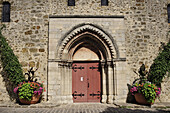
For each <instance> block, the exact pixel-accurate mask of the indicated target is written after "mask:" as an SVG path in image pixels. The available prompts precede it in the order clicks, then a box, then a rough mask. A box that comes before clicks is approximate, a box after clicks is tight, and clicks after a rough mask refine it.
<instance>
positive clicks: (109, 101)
mask: <svg viewBox="0 0 170 113" xmlns="http://www.w3.org/2000/svg"><path fill="white" fill-rule="evenodd" d="M114 97H115V96H114V95H109V96H108V103H109V104H113V103H114V100H115V98H114Z"/></svg>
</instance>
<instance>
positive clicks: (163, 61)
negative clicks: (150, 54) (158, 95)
mask: <svg viewBox="0 0 170 113" xmlns="http://www.w3.org/2000/svg"><path fill="white" fill-rule="evenodd" d="M167 73H168V76H169V73H170V41H169V42H168V44H167V45H166V46H164V47H163V50H162V52H160V53H159V55H158V56H157V58H156V59H155V60H154V62H153V64H152V65H151V67H150V70H149V75H148V80H149V81H150V82H152V83H154V84H156V85H158V86H160V84H161V82H162V79H163V78H164V77H165V75H166V74H167Z"/></svg>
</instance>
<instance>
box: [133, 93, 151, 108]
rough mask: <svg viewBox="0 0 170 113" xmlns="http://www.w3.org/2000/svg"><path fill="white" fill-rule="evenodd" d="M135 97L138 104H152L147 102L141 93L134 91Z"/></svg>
mask: <svg viewBox="0 0 170 113" xmlns="http://www.w3.org/2000/svg"><path fill="white" fill-rule="evenodd" d="M135 99H136V102H137V103H139V104H143V105H152V104H154V103H152V102H147V100H146V99H145V97H144V95H143V94H141V93H136V94H135Z"/></svg>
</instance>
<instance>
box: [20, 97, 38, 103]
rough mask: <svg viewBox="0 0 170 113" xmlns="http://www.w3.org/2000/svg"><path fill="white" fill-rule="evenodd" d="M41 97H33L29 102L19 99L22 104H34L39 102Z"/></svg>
mask: <svg viewBox="0 0 170 113" xmlns="http://www.w3.org/2000/svg"><path fill="white" fill-rule="evenodd" d="M40 97H41V95H33V97H32V99H31V101H28V100H26V99H19V101H20V102H21V103H22V104H36V103H37V102H38V101H39V100H40Z"/></svg>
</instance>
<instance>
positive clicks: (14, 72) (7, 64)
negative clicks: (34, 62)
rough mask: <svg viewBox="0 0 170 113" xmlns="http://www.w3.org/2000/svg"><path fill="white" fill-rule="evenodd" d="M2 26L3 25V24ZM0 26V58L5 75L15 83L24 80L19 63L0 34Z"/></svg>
mask: <svg viewBox="0 0 170 113" xmlns="http://www.w3.org/2000/svg"><path fill="white" fill-rule="evenodd" d="M3 27H4V26H3ZM3 27H1V28H0V59H1V63H2V67H3V71H4V72H5V76H6V77H7V78H8V79H9V80H10V81H11V82H12V83H14V84H15V85H17V84H19V83H20V82H22V81H23V80H25V78H24V76H23V71H22V68H21V65H20V63H19V61H18V59H17V57H16V56H15V54H14V53H13V50H12V49H11V48H10V46H9V45H8V43H7V41H6V39H5V37H4V36H3V35H2V34H1V30H2V28H3Z"/></svg>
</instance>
